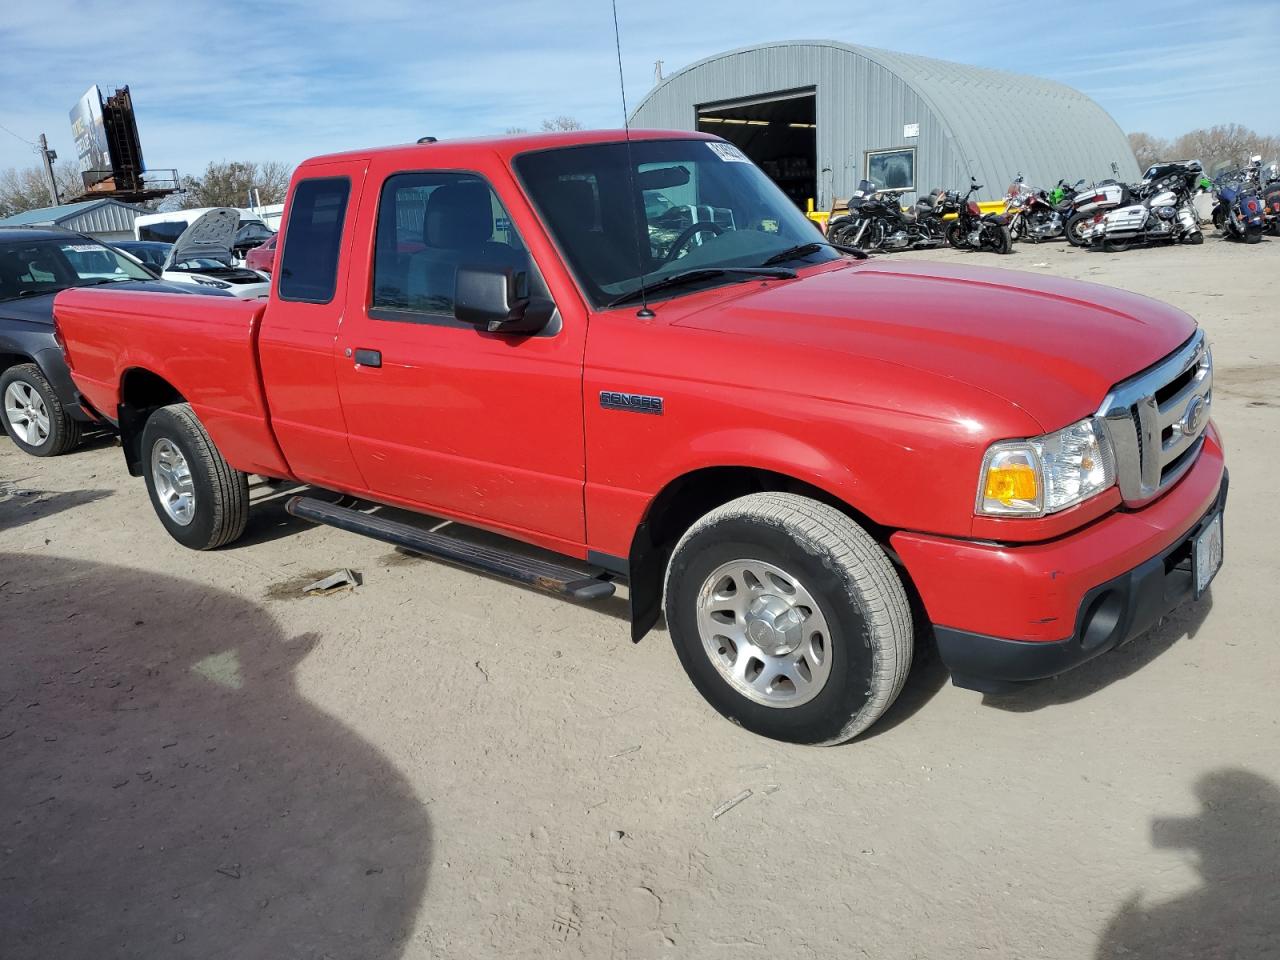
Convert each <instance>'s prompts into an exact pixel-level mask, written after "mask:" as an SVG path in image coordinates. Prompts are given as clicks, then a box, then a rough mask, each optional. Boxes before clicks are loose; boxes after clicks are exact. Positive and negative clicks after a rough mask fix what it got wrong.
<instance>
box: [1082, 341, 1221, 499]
mask: <svg viewBox="0 0 1280 960" xmlns="http://www.w3.org/2000/svg"><path fill="white" fill-rule="evenodd" d="M1212 401H1213V358H1212V356H1211V355H1210V352H1209V346H1208V344H1207V343H1206V342H1205V339H1204V332H1203V331H1201V330H1197V331H1196V333H1195V335H1194V336H1193V337H1192V338H1191V339H1190V340H1188V341H1187V342H1186V343H1184V344H1183V345H1182V346H1180V347H1179V348H1178V349H1177V350H1175V351H1174V352H1173V353H1171V354H1170V355H1169V356H1167V357H1165V358H1164V359H1163V360H1161V361H1160V362H1159V363H1157V364H1156V365H1155V366H1153V367H1150V368H1148V369H1146V370H1144V371H1143V372H1142V373H1139V374H1138V375H1137V376H1134V377H1130V378H1129V379H1128V380H1125V381H1124V382H1123V383H1119V384H1116V386H1115V387H1113V388H1112V390H1111V392H1110V393H1109V394H1107V398H1106V399H1105V400H1103V401H1102V406H1101V407H1100V408H1099V409H1098V416H1099V417H1101V418H1102V422H1103V424H1104V425H1105V426H1106V429H1107V435H1108V436H1109V437H1110V439H1111V447H1112V449H1113V450H1115V454H1116V479H1117V482H1118V483H1119V485H1120V495H1121V496H1122V497H1123V498H1124V501H1125V503H1127V504H1129V505H1131V506H1136V505H1138V504H1142V503H1145V502H1146V501H1148V500H1150V499H1151V498H1152V497H1154V496H1156V495H1157V494H1158V493H1160V491H1161V490H1163V489H1164V488H1165V487H1167V486H1169V485H1170V484H1171V483H1173V482H1174V481H1175V480H1177V479H1178V477H1180V476H1182V474H1183V473H1184V472H1185V471H1186V470H1187V468H1188V467H1190V466H1191V464H1192V463H1194V462H1195V459H1196V455H1197V454H1199V452H1200V447H1201V446H1202V445H1203V444H1204V431H1205V427H1206V426H1207V425H1208V423H1209V405H1210V404H1211V403H1212Z"/></svg>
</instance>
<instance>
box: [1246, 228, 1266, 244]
mask: <svg viewBox="0 0 1280 960" xmlns="http://www.w3.org/2000/svg"><path fill="white" fill-rule="evenodd" d="M1244 242H1245V243H1261V242H1262V230H1261V229H1255V230H1248V229H1247V230H1245V232H1244Z"/></svg>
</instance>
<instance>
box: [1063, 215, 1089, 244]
mask: <svg viewBox="0 0 1280 960" xmlns="http://www.w3.org/2000/svg"><path fill="white" fill-rule="evenodd" d="M1092 219H1093V214H1090V213H1077V214H1075V215H1074V216H1073V217H1072V218H1071V219H1070V220H1068V221H1067V229H1066V234H1067V243H1069V244H1071V245H1072V246H1073V247H1087V246H1088V245H1089V244H1088V243H1087V242H1086V241H1085V239H1084V237H1082V236H1081V235H1080V231H1081V230H1082V229H1084V226H1085V224H1087V223H1088V222H1089V221H1091V220H1092Z"/></svg>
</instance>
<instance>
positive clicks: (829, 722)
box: [666, 493, 912, 744]
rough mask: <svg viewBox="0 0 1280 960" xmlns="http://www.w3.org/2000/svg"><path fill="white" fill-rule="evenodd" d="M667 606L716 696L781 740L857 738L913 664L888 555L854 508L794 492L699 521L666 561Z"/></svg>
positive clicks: (694, 676)
mask: <svg viewBox="0 0 1280 960" xmlns="http://www.w3.org/2000/svg"><path fill="white" fill-rule="evenodd" d="M666 613H667V625H668V628H669V630H670V632H671V639H672V643H673V644H674V645H675V648H676V653H677V654H678V655H679V657H680V662H681V663H682V664H683V665H684V668H685V670H686V672H687V673H688V674H689V677H690V679H691V680H692V681H693V683H694V686H696V687H697V688H698V690H699V692H700V693H701V694H702V695H703V696H704V697H705V698H706V699H707V701H708V702H709V703H710V704H711V706H713V707H714V708H715V709H716V710H717V711H719V712H720V713H721V714H722V715H724V716H725V717H727V718H729V719H730V720H732V721H734V722H735V723H738V724H740V725H741V726H743V727H745V728H747V729H748V730H751V731H752V732H754V733H758V734H761V735H762V736H766V737H772V738H774V739H777V740H787V741H791V742H793V743H812V744H831V743H840V742H843V741H845V740H849V739H851V738H852V737H854V736H856V735H857V734H859V733H860V732H862V731H863V730H865V729H866V728H867V727H869V726H870V725H871V724H872V723H874V722H875V721H876V720H877V719H878V718H879V717H880V716H881V715H882V714H883V713H884V711H885V710H886V709H888V707H889V705H890V704H891V703H893V701H894V699H895V698H896V697H897V696H898V693H899V692H900V691H901V689H902V685H903V682H904V681H905V680H906V676H907V671H908V670H909V668H910V666H911V654H912V630H911V613H910V609H909V606H908V603H907V596H906V592H905V590H904V589H903V586H902V582H901V580H899V579H898V575H897V573H896V572H895V571H894V568H893V565H892V564H891V563H890V562H889V558H888V557H887V556H886V555H885V553H884V551H883V550H881V549H880V547H879V545H878V544H877V543H876V542H875V541H874V540H873V539H872V538H871V537H870V535H869V534H868V533H867V532H866V531H865V530H863V529H862V528H861V527H860V526H858V525H857V524H856V523H854V522H853V521H852V520H851V519H850V518H849V517H847V516H845V515H844V514H843V513H841V512H840V511H838V510H836V509H835V508H834V507H830V506H828V505H826V504H822V503H818V502H817V501H814V500H810V499H808V498H807V497H801V496H797V495H795V494H786V493H759V494H752V495H751V496H746V497H741V498H739V499H737V500H734V501H731V502H730V503H727V504H725V505H724V506H722V507H719V508H718V509H716V510H713V511H712V512H711V513H709V514H707V516H705V517H703V518H702V519H701V520H699V521H698V522H697V523H695V524H694V525H693V527H691V528H690V529H689V531H688V532H687V533H685V535H684V537H682V538H681V540H680V542H679V544H678V545H677V546H676V549H675V552H674V553H673V554H672V557H671V563H670V565H669V567H668V569H667V581H666Z"/></svg>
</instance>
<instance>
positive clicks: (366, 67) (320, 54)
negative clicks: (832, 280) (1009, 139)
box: [0, 0, 1280, 173]
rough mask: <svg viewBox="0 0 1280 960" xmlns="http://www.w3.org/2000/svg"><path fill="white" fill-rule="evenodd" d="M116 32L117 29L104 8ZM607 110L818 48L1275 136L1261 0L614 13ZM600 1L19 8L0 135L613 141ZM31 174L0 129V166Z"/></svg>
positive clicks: (1183, 126) (154, 140)
mask: <svg viewBox="0 0 1280 960" xmlns="http://www.w3.org/2000/svg"><path fill="white" fill-rule="evenodd" d="M122 11H128V12H129V14H130V16H131V20H130V22H129V23H126V24H121V23H119V20H120V19H121V12H122ZM619 17H620V20H621V24H622V45H623V62H624V66H625V72H626V78H627V90H628V99H629V103H630V105H631V106H632V107H634V106H635V105H636V104H637V103H638V102H639V101H640V99H641V98H642V97H643V96H644V94H645V93H646V92H647V91H648V89H649V88H650V87H651V86H652V82H653V63H654V61H655V60H657V59H662V60H663V61H664V63H665V70H666V72H667V73H668V74H670V73H672V72H674V71H675V70H677V69H679V68H680V67H682V66H685V65H687V64H689V63H692V62H693V61H695V60H698V59H700V58H702V57H704V56H708V55H710V54H713V53H718V52H720V51H723V50H728V49H732V48H734V47H739V46H744V45H747V44H750V43H756V42H762V41H768V40H782V39H799V38H833V39H838V40H845V41H849V42H853V43H862V44H867V45H869V46H878V47H887V48H889V49H893V50H901V51H904V52H909V53H917V54H922V55H925V56H933V57H940V58H943V59H949V60H958V61H963V62H967V63H974V64H980V65H983V66H989V67H996V68H1001V69H1006V70H1012V71H1015V72H1019V73H1034V74H1038V75H1041V76H1046V77H1050V78H1052V79H1055V80H1059V81H1062V82H1063V83H1067V84H1070V85H1071V86H1074V87H1076V88H1078V89H1080V90H1083V91H1084V92H1085V93H1087V94H1089V95H1090V96H1092V97H1094V98H1095V99H1096V100H1098V102H1100V103H1101V104H1102V106H1103V107H1104V108H1106V109H1107V110H1108V111H1110V113H1111V114H1112V116H1114V117H1115V118H1116V120H1117V121H1118V122H1119V123H1120V125H1121V127H1123V128H1124V129H1125V130H1129V131H1132V130H1147V131H1148V132H1151V133H1156V134H1160V135H1165V136H1170V135H1176V134H1178V133H1181V132H1184V131H1185V130H1188V129H1191V128H1194V127H1198V126H1207V125H1210V124H1214V123H1224V122H1236V123H1242V124H1245V125H1247V126H1251V127H1253V128H1255V129H1257V130H1259V131H1260V132H1264V133H1273V134H1280V110H1278V108H1277V104H1280V53H1278V51H1280V0H1212V2H1207V0H1202V2H1186V0H1164V2H1159V3H1151V2H1149V0H1147V2H1144V3H1141V4H1136V3H1120V2H1115V0H1111V2H1103V0H1083V2H1075V0H1072V2H1068V3H1063V2H1061V0H1058V2H1055V3H1044V4H1041V3H1033V2H1023V3H1016V2H1008V3H982V2H980V0H979V2H975V3H963V2H957V0H946V2H943V0H919V2H912V3H899V4H892V3H885V2H883V0H882V2H878V3H865V2H862V0H839V2H831V0H809V2H808V3H803V4H788V3H778V2H777V0H772V2H767V3H766V2H753V0H646V2H643V3H641V2H638V0H619ZM614 56H615V54H614V45H613V20H612V14H611V12H610V7H609V3H608V0H527V2H509V0H473V2H471V3H460V2H452V0H451V2H440V0H417V2H407V0H406V2H396V0H345V2H331V0H258V2H254V3H242V2H239V0H217V2H204V3H190V2H180V0H179V2H175V0H164V2H152V0H127V2H124V3H120V2H112V3H104V2H99V0H38V2H17V0H10V2H6V3H3V4H0V124H3V125H4V126H5V127H7V128H8V129H9V130H11V131H13V132H14V133H17V134H19V135H20V136H21V137H23V138H26V139H34V138H35V136H36V135H37V134H38V133H40V132H41V131H43V132H45V133H46V134H48V136H49V141H50V144H51V146H53V147H54V149H56V150H57V151H58V152H59V154H60V155H61V156H62V157H72V156H73V155H74V150H73V148H72V142H71V134H70V123H69V120H68V116H67V114H68V111H69V110H70V109H71V107H72V106H73V105H74V103H75V102H76V100H77V99H78V98H79V96H80V95H81V93H83V92H84V90H85V89H87V88H88V87H89V85H90V84H93V83H99V84H102V85H111V86H116V85H122V84H126V83H127V84H129V85H130V86H131V88H132V90H133V95H134V103H135V105H136V107H137V111H138V125H139V130H140V133H141V136H142V143H143V151H144V154H145V157H146V161H147V164H148V166H149V167H177V168H178V169H179V171H180V172H184V173H196V172H198V171H199V170H200V169H203V167H204V165H205V163H207V162H208V161H209V160H223V159H228V160H230V159H246V160H284V161H288V162H296V161H298V160H301V159H303V158H304V157H306V156H309V155H311V154H315V153H324V152H329V151H334V150H342V149H349V148H352V147H358V146H368V145H374V144H383V143H403V142H407V141H410V140H414V139H416V138H417V137H419V136H422V135H424V134H428V133H429V134H433V135H435V136H438V137H456V136H464V135H477V134H486V133H501V132H502V131H504V130H505V129H506V128H507V127H511V126H522V127H528V128H532V129H536V128H537V126H538V124H539V122H540V120H541V119H542V118H543V117H550V116H554V115H557V114H567V115H570V116H573V117H576V118H577V119H578V120H580V121H582V122H583V123H584V124H585V125H587V126H610V127H614V126H618V125H619V124H620V121H621V116H622V109H621V106H620V104H619V101H618V91H617V79H618V74H617V64H616V61H615V59H614ZM34 162H35V156H34V154H33V153H32V152H31V147H30V146H28V145H27V144H25V143H23V142H22V141H21V140H20V139H18V138H16V137H14V136H11V135H10V134H9V133H6V132H4V131H3V130H0V168H4V167H10V166H26V165H29V164H31V163H34Z"/></svg>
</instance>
